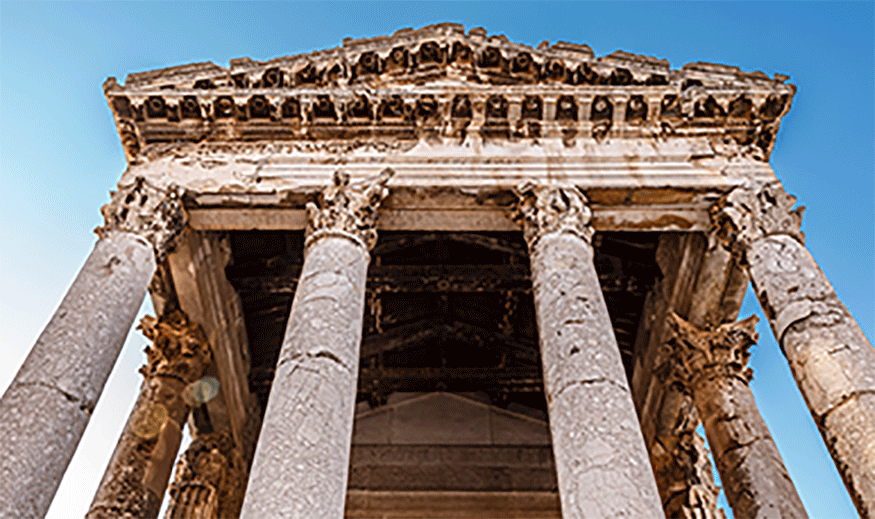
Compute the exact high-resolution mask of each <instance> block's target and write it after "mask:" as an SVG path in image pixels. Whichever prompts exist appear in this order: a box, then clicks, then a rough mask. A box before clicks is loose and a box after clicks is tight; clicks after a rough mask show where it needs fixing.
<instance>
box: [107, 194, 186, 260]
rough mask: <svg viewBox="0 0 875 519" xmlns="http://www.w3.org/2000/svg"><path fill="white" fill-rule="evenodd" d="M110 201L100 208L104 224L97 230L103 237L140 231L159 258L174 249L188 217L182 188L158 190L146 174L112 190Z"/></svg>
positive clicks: (140, 234)
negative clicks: (116, 233) (180, 192)
mask: <svg viewBox="0 0 875 519" xmlns="http://www.w3.org/2000/svg"><path fill="white" fill-rule="evenodd" d="M110 197H111V199H110V202H109V203H108V204H106V205H104V206H103V207H101V208H100V212H101V213H102V214H103V220H104V224H103V226H101V227H98V228H97V229H95V230H94V232H96V233H97V235H98V236H100V237H101V238H103V237H104V236H106V235H107V234H109V233H111V232H113V231H122V232H129V233H133V234H137V235H139V236H141V237H143V238H144V239H146V240H147V241H148V242H149V243H151V244H152V246H153V247H154V249H155V256H156V257H157V258H158V261H159V262H160V261H161V260H163V259H164V257H165V256H166V255H167V253H169V252H171V251H172V250H173V247H174V245H175V242H176V238H177V237H178V236H179V235H180V234H181V233H182V230H183V229H184V228H185V224H186V222H187V221H188V217H187V216H186V214H185V210H184V209H183V207H182V200H181V199H180V194H179V191H178V190H177V189H175V188H170V189H159V188H156V187H154V186H152V185H150V184H149V183H147V182H146V180H145V179H144V178H143V177H137V179H136V180H135V181H134V183H133V184H130V185H128V186H123V187H119V190H118V191H112V192H111V193H110Z"/></svg>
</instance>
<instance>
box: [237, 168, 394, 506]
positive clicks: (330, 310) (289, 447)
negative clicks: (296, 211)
mask: <svg viewBox="0 0 875 519" xmlns="http://www.w3.org/2000/svg"><path fill="white" fill-rule="evenodd" d="M390 175H391V171H389V172H386V173H385V174H384V175H381V176H380V177H378V178H377V179H374V180H373V181H371V182H369V183H367V184H365V185H364V186H360V187H356V188H352V187H350V186H349V179H348V178H347V177H345V176H344V175H343V174H340V173H338V174H337V175H335V183H334V186H332V187H330V188H328V189H326V190H325V191H324V192H323V194H322V196H321V197H320V205H321V208H317V207H315V206H310V208H309V213H310V217H311V220H310V227H309V233H308V237H307V242H306V249H305V259H304V266H303V269H302V271H301V279H300V281H299V282H298V288H297V290H296V292H295V298H294V302H293V303H292V311H291V315H290V317H289V322H288V325H287V327H286V335H285V338H284V339H283V346H282V349H281V351H280V357H279V360H278V362H277V368H276V375H275V377H274V381H273V387H272V389H271V398H270V399H269V401H268V405H267V409H266V412H265V416H264V426H263V427H262V430H261V435H260V436H259V439H258V448H257V450H256V453H255V459H254V461H253V465H252V471H251V475H250V483H249V490H248V491H247V494H246V499H245V501H244V503H243V510H242V516H243V517H253V518H256V517H259V518H260V517H278V516H284V517H301V518H305V517H325V518H332V517H336V518H340V517H342V516H343V509H344V499H345V496H346V484H347V475H348V470H349V452H350V444H351V441H352V426H353V415H354V412H355V397H356V392H357V387H356V378H357V375H358V363H359V348H360V344H361V334H362V321H363V318H364V303H365V283H366V278H367V267H368V260H369V256H368V250H369V248H370V247H369V245H373V241H374V238H375V235H374V230H373V224H374V222H375V220H376V209H377V207H378V206H379V203H380V202H381V201H382V199H383V198H384V197H385V196H386V195H387V194H388V190H387V189H386V188H385V184H386V181H387V180H388V177H389V176H390ZM320 209H321V210H320Z"/></svg>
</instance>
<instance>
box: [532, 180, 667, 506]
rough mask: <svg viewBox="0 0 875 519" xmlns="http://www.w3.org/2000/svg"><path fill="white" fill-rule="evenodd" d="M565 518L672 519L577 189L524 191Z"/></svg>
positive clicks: (534, 285)
mask: <svg viewBox="0 0 875 519" xmlns="http://www.w3.org/2000/svg"><path fill="white" fill-rule="evenodd" d="M519 194H520V198H521V200H520V215H521V217H522V220H523V224H524V226H525V227H524V228H525V233H526V238H527V241H528V243H529V249H530V256H531V262H532V278H533V279H532V281H533V291H534V296H535V307H536V314H537V320H538V330H539V333H540V338H541V354H542V360H543V366H544V386H545V392H546V395H547V402H548V406H549V409H550V430H551V432H552V437H553V452H554V457H555V461H556V471H557V476H558V480H559V495H560V498H561V501H562V513H563V516H564V517H567V518H576V517H588V516H592V517H662V516H663V512H662V506H661V505H660V501H659V494H658V492H657V488H656V484H655V482H654V480H653V473H652V471H651V468H650V463H649V460H648V457H647V451H646V449H645V448H644V441H643V438H642V436H641V430H640V428H639V426H638V419H637V416H636V415H635V407H634V405H633V403H632V398H631V394H630V391H629V385H628V382H627V381H626V375H625V373H624V371H623V365H622V361H621V359H620V354H619V350H618V348H617V342H616V338H615V337H614V333H613V330H612V328H611V326H610V317H609V316H608V311H607V307H606V306H605V302H604V299H603V296H602V293H601V289H600V287H599V283H598V276H597V274H596V270H595V266H594V265H593V252H592V247H591V245H590V244H589V241H588V240H589V237H590V236H591V235H592V234H591V233H592V230H591V229H589V227H588V224H589V218H590V215H591V213H590V211H589V208H588V207H587V206H586V199H585V197H584V196H583V194H582V193H580V191H578V190H577V189H576V188H573V187H536V186H532V185H523V186H521V187H520V190H519Z"/></svg>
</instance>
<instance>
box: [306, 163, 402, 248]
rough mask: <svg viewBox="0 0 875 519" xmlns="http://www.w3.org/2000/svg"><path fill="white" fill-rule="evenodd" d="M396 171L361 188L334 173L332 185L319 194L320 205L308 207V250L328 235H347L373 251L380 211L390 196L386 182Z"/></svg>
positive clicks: (389, 171)
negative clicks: (381, 204)
mask: <svg viewBox="0 0 875 519" xmlns="http://www.w3.org/2000/svg"><path fill="white" fill-rule="evenodd" d="M394 174H395V172H394V171H393V170H392V169H391V168H386V169H384V170H383V171H381V172H380V174H379V175H378V176H377V177H375V178H371V179H367V180H365V181H363V182H361V183H360V184H358V185H353V184H350V181H349V175H348V174H347V173H346V172H344V171H341V170H338V171H336V172H335V173H334V176H333V178H332V181H333V185H331V186H329V187H328V188H326V189H325V190H323V191H322V192H321V193H320V194H319V205H318V206H317V205H316V204H314V203H312V202H310V203H308V204H307V217H308V219H307V241H306V245H305V246H306V247H307V248H309V247H310V246H311V245H312V244H313V243H314V242H315V241H316V240H318V239H319V238H322V237H325V236H344V237H347V238H349V239H350V240H352V241H354V242H356V243H358V244H360V245H361V246H362V247H363V248H364V249H365V250H367V251H370V250H371V249H373V248H374V245H376V244H377V230H376V223H377V209H378V208H379V207H380V203H381V202H382V201H383V199H384V198H386V197H387V196H389V188H387V187H386V183H387V182H388V181H389V179H390V178H392V175H394Z"/></svg>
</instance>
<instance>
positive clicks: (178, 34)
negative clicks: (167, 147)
mask: <svg viewBox="0 0 875 519" xmlns="http://www.w3.org/2000/svg"><path fill="white" fill-rule="evenodd" d="M872 6H873V4H872V3H871V2H865V3H845V2H842V3H826V4H821V3H803V4H798V3H784V2H769V3H754V2H744V3H731V4H725V3H716V2H708V3H687V2H685V3H668V4H664V3H655V2H654V3H650V2H648V3H589V2H581V3H538V4H530V3H508V4H495V3H488V4H486V3H448V4H432V3H418V2H407V3H302V4H274V3H255V2H247V3H244V4H238V3H224V2H223V3H202V4H198V3H173V4H170V3H166V4H165V3H128V2H124V3H97V4H86V3H14V2H6V1H4V2H2V3H0V388H3V389H4V390H5V388H6V387H7V386H8V384H9V383H10V381H11V380H12V378H13V377H14V375H15V372H16V371H17V369H18V367H19V366H20V364H21V362H22V361H23V360H24V357H25V356H26V355H27V352H28V350H29V349H30V347H31V346H32V345H33V343H34V341H35V340H36V337H37V335H39V333H40V331H41V330H42V328H43V326H45V323H46V322H47V321H48V319H49V318H50V317H51V315H52V313H53V312H54V310H55V308H56V306H57V304H58V303H59V302H60V300H61V298H62V297H63V295H64V293H65V291H66V289H67V287H69V285H70V283H71V282H72V281H73V278H74V277H75V275H76V273H77V271H78V269H79V267H80V266H81V265H82V263H83V262H84V260H85V258H86V257H87V255H88V253H89V252H90V250H91V248H92V246H93V244H94V241H95V236H94V234H93V233H92V232H91V230H92V229H93V228H95V227H97V226H98V225H100V224H101V223H102V219H101V217H100V213H99V208H100V206H101V205H102V204H103V203H105V202H106V201H107V200H108V191H109V190H110V189H112V188H114V186H115V183H116V182H117V181H118V178H119V177H120V175H121V173H122V172H123V171H124V168H125V159H124V155H123V153H122V149H121V146H120V144H119V139H118V136H117V134H116V131H115V127H114V124H113V120H112V116H111V114H110V112H109V109H108V108H107V106H106V101H105V99H104V97H103V92H102V89H101V85H102V83H103V81H104V80H105V79H106V78H107V77H108V76H115V77H117V78H119V81H120V82H121V81H123V80H124V77H125V76H126V75H127V73H129V72H136V71H143V70H151V69H156V68H162V67H167V66H172V65H178V64H184V63H192V62H200V61H212V62H214V63H217V64H220V65H223V66H227V64H228V61H229V60H230V59H232V58H236V57H241V56H250V57H252V58H253V59H269V58H273V57H278V56H284V55H289V54H297V53H301V52H308V51H311V50H317V49H324V48H330V47H334V46H337V45H339V44H340V42H341V40H342V39H343V38H345V37H366V36H379V35H386V34H391V33H393V32H394V31H396V30H397V29H401V28H405V27H415V28H418V27H422V26H424V25H428V24H432V23H438V22H444V21H451V22H458V23H462V24H464V26H465V27H466V28H467V29H470V28H473V27H478V26H482V27H485V28H486V29H487V31H488V32H489V33H490V34H504V35H506V36H507V37H508V38H509V39H510V40H511V41H515V42H519V43H525V44H529V45H537V44H538V43H539V42H541V41H543V40H549V41H551V42H555V41H557V40H564V41H572V42H579V43H586V44H588V45H590V46H591V47H592V48H593V50H594V51H595V53H596V55H598V56H602V55H605V54H609V53H611V52H613V51H614V50H617V49H622V50H626V51H629V52H634V53H639V54H646V55H651V56H656V57H658V58H665V59H668V60H669V62H670V63H671V65H672V67H673V68H677V67H680V66H681V65H683V64H684V63H688V62H695V61H705V62H716V63H725V64H730V65H736V66H738V67H741V68H742V69H743V70H761V71H763V72H765V73H766V74H768V75H769V76H772V75H773V74H775V73H782V74H786V75H788V76H790V80H789V81H790V82H792V83H794V84H795V85H796V86H797V87H798V91H797V94H796V96H795V98H794V99H793V106H792V108H791V110H790V112H789V114H788V115H787V116H786V117H784V119H783V124H782V127H781V130H780V133H779V134H778V136H777V142H776V146H775V151H774V153H773V154H772V157H771V163H772V167H773V168H774V170H775V173H776V174H777V176H778V178H779V179H780V180H781V181H782V182H783V183H784V186H785V187H786V189H787V191H789V192H790V193H793V194H795V195H796V196H798V197H799V200H800V203H801V204H803V205H805V206H807V207H808V209H807V211H806V213H805V218H804V221H803V230H804V231H805V234H806V241H807V246H808V248H809V250H810V251H811V252H812V254H813V255H814V257H815V258H816V259H817V261H818V262H819V264H820V265H821V267H822V268H823V270H824V271H825V272H826V274H827V276H828V277H829V278H830V280H831V281H832V283H833V285H834V286H835V288H836V291H837V292H838V294H839V296H840V297H841V298H842V300H843V301H844V302H845V304H846V305H847V306H848V308H849V309H850V311H851V313H852V314H854V316H855V317H856V318H857V320H858V322H859V323H860V325H861V326H862V328H863V330H864V331H865V332H866V334H867V335H868V336H869V337H870V338H871V337H873V331H875V306H873V292H875V252H873V244H875V210H873V200H875V174H873V163H875V155H873V143H875V133H873V126H875V124H873V120H875V118H873V104H875V92H873V84H875V76H873V68H875V67H873V63H875V52H873V48H875V44H873V41H875V34H873V7H872ZM145 311H149V312H151V308H150V307H149V306H148V305H144V308H143V310H141V313H142V312H145ZM751 313H757V314H759V315H760V319H761V322H760V325H759V333H760V337H761V339H760V343H759V345H758V346H757V347H756V348H755V350H754V354H753V359H752V361H751V365H752V367H753V369H754V381H753V383H752V384H751V386H752V388H753V392H754V395H755V396H756V398H757V402H758V403H759V405H760V409H761V411H762V414H763V416H764V418H765V420H766V422H767V423H768V425H769V427H770V429H771V432H772V434H773V436H774V438H775V440H776V442H777V444H778V448H779V449H780V451H781V454H782V456H783V457H784V460H785V461H786V464H787V468H788V470H789V472H790V475H791V477H792V479H793V481H794V482H795V484H796V486H797V489H798V491H799V493H800V495H801V497H802V500H803V502H804V503H805V506H806V508H807V509H808V512H809V514H810V515H811V516H812V517H856V512H855V511H854V509H853V506H852V505H851V502H850V499H849V498H848V497H847V494H846V493H845V491H844V487H843V485H842V484H841V482H840V480H839V479H838V475H837V471H836V469H835V467H834V465H833V464H832V462H831V460H830V459H829V456H828V454H827V453H826V450H825V448H824V446H823V442H822V441H821V439H820V436H819V435H818V433H817V431H816V428H815V426H814V423H813V421H812V419H811V417H810V415H809V414H808V412H807V410H806V408H805V404H804V402H803V401H802V398H801V396H800V394H799V391H798V389H797V388H796V385H795V383H794V382H793V380H792V378H791V376H790V373H789V369H788V368H787V363H786V361H785V359H784V358H783V356H782V355H781V353H780V351H779V349H778V347H777V345H776V344H775V341H774V339H773V338H772V334H771V331H770V329H769V327H768V325H767V324H766V321H765V318H764V317H763V316H762V313H761V312H760V310H759V307H758V304H757V303H756V300H755V299H754V298H753V297H752V295H751V293H750V291H749V293H748V298H747V300H746V301H745V304H744V306H743V308H742V314H741V315H742V317H744V316H747V315H749V314H751ZM145 343H146V340H145V339H144V338H143V337H142V336H141V335H139V333H137V332H132V333H131V336H130V337H129V339H128V342H127V343H126V345H125V347H124V350H123V352H122V355H121V357H120V358H119V362H118V363H117V365H116V369H115V370H114V371H113V374H112V375H111V377H110V380H109V383H108V385H107V386H106V389H105V391H104V394H103V397H102V398H101V400H100V402H99V403H98V405H97V408H96V411H95V414H94V416H93V418H92V420H91V423H90V425H89V427H88V430H87V431H86V433H85V437H84V438H83V441H82V443H81V444H80V448H79V451H78V452H77V454H76V457H75V458H74V460H73V462H72V464H71V466H70V470H69V471H68V473H67V477H66V478H65V479H64V482H63V483H62V486H61V490H60V491H59V493H58V496H57V497H56V499H55V502H54V503H53V505H52V509H51V510H50V514H49V516H50V517H71V516H82V515H83V514H84V513H85V511H86V510H87V507H88V505H89V503H90V501H91V499H92V497H93V495H94V490H95V489H96V487H97V484H98V482H99V480H100V477H101V476H102V474H103V470H104V468H105V467H106V463H107V461H108V459H109V456H110V454H111V451H112V449H113V447H114V445H115V443H116V440H117V438H118V436H119V432H120V430H121V428H122V426H123V425H124V421H125V420H126V418H127V415H128V413H129V411H130V409H131V406H132V405H133V401H134V398H135V396H136V392H137V390H138V387H139V375H138V374H137V368H138V367H139V365H140V364H141V363H142V362H143V358H144V355H143V354H142V348H143V346H144V345H145Z"/></svg>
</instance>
